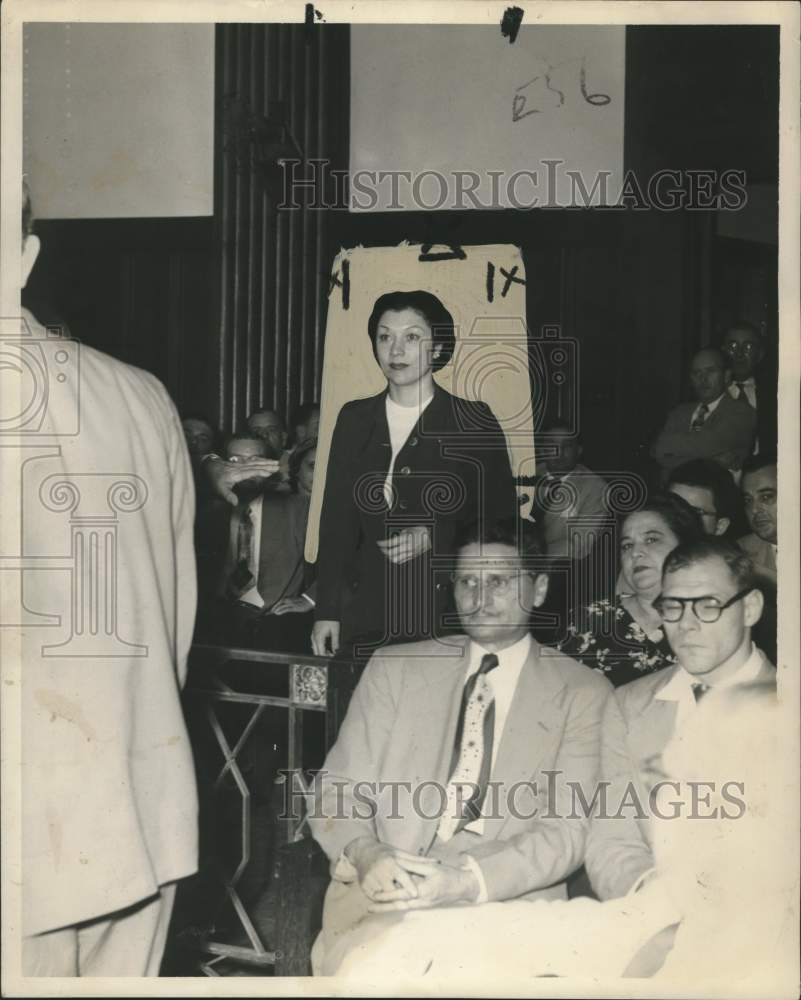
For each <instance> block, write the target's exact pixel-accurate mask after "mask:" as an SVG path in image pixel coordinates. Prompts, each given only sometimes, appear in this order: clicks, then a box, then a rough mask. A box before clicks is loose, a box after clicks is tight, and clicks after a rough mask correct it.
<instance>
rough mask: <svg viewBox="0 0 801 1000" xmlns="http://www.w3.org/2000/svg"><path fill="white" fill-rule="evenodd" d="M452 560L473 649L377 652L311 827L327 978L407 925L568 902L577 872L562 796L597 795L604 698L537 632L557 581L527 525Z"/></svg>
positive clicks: (317, 964)
mask: <svg viewBox="0 0 801 1000" xmlns="http://www.w3.org/2000/svg"><path fill="white" fill-rule="evenodd" d="M456 551H457V564H456V571H455V573H454V574H453V578H452V579H453V585H454V599H455V603H456V609H457V611H458V613H459V616H460V618H461V622H462V624H463V626H464V629H465V632H466V633H467V635H465V636H459V637H453V638H449V639H448V640H443V641H439V642H438V641H435V640H431V641H425V642H419V643H410V644H405V645H398V646H391V647H386V648H384V649H383V650H380V651H378V652H377V653H376V654H375V655H374V656H373V658H372V659H371V661H370V662H369V664H368V665H367V668H366V670H365V672H364V675H363V676H362V678H361V680H360V682H359V685H358V687H357V689H356V692H355V694H354V696H353V700H352V702H351V704H350V707H349V709H348V713H347V716H346V718H345V721H344V723H343V725H342V729H341V730H340V733H339V738H338V739H337V742H336V744H335V745H334V747H333V748H332V750H331V752H330V753H329V755H328V758H327V760H326V762H325V765H324V770H323V771H322V772H321V775H320V776H319V777H318V782H317V786H316V800H315V810H314V813H313V815H312V816H311V817H310V824H311V828H312V832H313V834H314V836H315V838H316V839H317V840H318V842H319V843H320V844H321V845H322V847H323V849H324V850H325V852H326V854H327V855H328V857H329V858H330V859H331V862H332V882H331V884H330V886H329V889H328V893H327V896H326V903H325V910H324V915H323V930H322V932H321V934H320V936H319V937H318V939H317V942H316V943H315V948H314V951H313V955H312V963H313V968H314V971H315V973H316V974H318V975H319V974H322V975H328V974H333V973H335V972H336V971H337V969H338V968H339V967H340V966H341V963H342V961H343V959H344V958H346V957H352V956H353V954H354V951H355V950H356V951H358V949H361V948H365V947H366V948H368V949H369V947H370V944H369V942H370V940H371V939H372V938H374V937H375V935H376V934H382V935H383V934H384V933H386V932H387V931H391V929H392V927H393V926H396V925H397V924H398V923H399V922H401V921H403V919H404V918H405V917H407V916H409V913H408V912H407V911H412V910H415V909H420V908H430V907H444V906H448V905H450V904H454V903H468V904H469V903H480V902H484V901H499V900H506V899H512V898H530V897H531V896H536V895H541V896H544V897H545V898H560V897H561V898H564V897H565V896H566V891H565V885H564V880H565V878H566V877H567V876H568V875H569V874H570V873H571V872H572V871H574V870H575V869H576V868H577V867H578V866H579V865H580V864H581V862H582V861H583V858H584V843H585V835H586V827H587V819H586V816H585V815H584V814H583V813H582V812H581V810H575V809H574V808H573V805H574V802H573V801H572V798H571V795H572V791H571V789H569V788H568V786H567V782H568V781H572V782H575V783H580V784H581V786H582V789H583V794H584V795H585V801H588V800H589V799H590V798H591V797H592V792H593V789H594V783H595V780H596V776H597V767H598V751H599V739H600V720H601V715H602V712H603V708H604V704H605V703H606V701H607V700H608V699H609V698H610V697H611V687H610V685H609V683H608V682H607V681H606V680H605V679H604V678H603V677H601V676H600V675H599V674H596V673H594V672H593V671H590V670H587V669H586V668H585V667H583V666H581V665H579V664H577V663H575V662H574V661H573V660H571V659H569V658H568V657H566V656H564V655H562V654H560V653H558V652H556V651H555V650H552V649H547V648H542V647H540V646H539V645H538V644H537V643H536V641H535V640H534V639H533V638H532V636H531V634H530V631H529V619H530V615H531V611H532V609H533V608H534V607H537V606H539V605H540V604H541V603H542V601H543V600H544V598H545V594H546V590H547V583H548V581H547V577H546V576H545V575H544V574H542V573H540V572H538V571H537V569H536V566H535V564H534V563H533V562H532V560H533V559H536V558H537V557H538V556H539V555H541V551H542V549H541V543H540V542H539V538H538V536H537V534H536V531H535V529H534V528H533V526H532V525H530V524H528V523H526V522H522V521H520V520H518V519H515V518H512V519H509V520H507V521H502V522H499V523H498V524H496V525H493V526H491V527H490V528H487V529H481V528H479V527H477V526H471V527H470V528H468V529H466V530H465V532H464V533H463V535H462V537H461V538H460V539H459V544H458V546H457V549H456ZM446 642H447V645H446ZM420 944H421V947H424V948H429V947H430V948H434V947H436V943H435V942H433V941H431V940H430V939H428V940H426V941H421V942H420ZM451 946H452V942H446V943H445V947H451Z"/></svg>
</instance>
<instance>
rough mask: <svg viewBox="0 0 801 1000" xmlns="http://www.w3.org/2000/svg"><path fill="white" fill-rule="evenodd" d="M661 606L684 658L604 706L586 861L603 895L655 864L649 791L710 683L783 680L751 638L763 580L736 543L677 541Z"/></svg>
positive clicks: (638, 880) (618, 891)
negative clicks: (596, 800)
mask: <svg viewBox="0 0 801 1000" xmlns="http://www.w3.org/2000/svg"><path fill="white" fill-rule="evenodd" d="M654 607H655V608H656V609H657V610H658V612H659V615H660V617H661V618H662V622H663V626H664V629H665V633H666V635H667V638H668V641H669V642H670V645H671V647H672V649H673V652H674V653H675V655H676V658H677V660H678V663H677V664H676V665H675V666H673V667H666V668H665V669H664V670H660V671H658V672H657V673H655V674H649V675H648V676H647V677H642V678H639V679H638V680H636V681H632V682H631V683H630V684H625V685H624V686H623V687H621V688H618V689H617V691H616V692H615V700H614V701H612V702H610V703H608V704H607V709H606V712H605V715H604V720H603V727H602V741H601V778H602V779H604V780H605V781H608V782H610V785H609V787H608V794H607V801H606V808H605V810H604V815H602V816H601V815H597V814H596V815H595V816H593V819H592V823H591V827H590V834H589V838H588V841H587V858H586V862H585V865H586V868H587V872H588V874H589V877H590V881H591V883H592V886H593V888H594V889H595V891H596V892H597V893H598V895H599V897H600V898H601V899H613V898H615V897H617V896H624V895H626V893H628V892H630V891H632V889H634V890H635V891H636V888H637V887H638V885H641V884H643V882H644V881H645V880H646V879H647V878H648V877H649V875H650V874H651V872H652V871H653V869H654V856H653V847H652V836H653V830H652V824H651V820H650V816H649V815H648V806H649V791H650V788H651V787H652V786H653V785H654V783H655V778H660V777H662V775H661V766H660V758H661V754H662V752H663V751H664V749H665V747H666V746H667V745H668V743H669V742H670V740H671V739H672V737H674V736H676V735H678V734H680V731H681V728H682V727H683V726H684V724H685V723H686V722H687V720H688V719H689V718H690V717H691V716H692V715H693V713H694V712H695V710H696V707H697V704H698V702H699V701H700V700H701V699H702V698H703V697H705V695H706V694H707V693H708V692H709V691H710V690H711V689H713V688H714V689H718V688H722V687H732V686H735V685H737V686H739V685H750V684H757V685H760V684H768V685H775V683H776V669H775V667H774V666H773V664H771V663H770V661H769V660H768V659H767V658H766V656H765V655H764V653H763V652H762V651H761V650H760V649H758V648H757V647H756V646H755V645H754V643H753V642H752V639H751V630H752V628H753V627H754V626H755V625H756V624H757V622H758V621H759V619H760V616H761V614H762V607H763V596H762V593H761V591H760V589H759V587H758V578H757V577H756V575H755V573H754V567H753V564H752V562H751V560H750V559H749V558H748V556H746V555H745V554H744V553H743V552H742V551H741V550H740V549H739V548H738V547H737V546H736V545H735V544H734V543H733V542H729V541H726V540H724V539H722V538H717V537H714V536H705V537H704V538H703V539H701V540H699V541H695V542H688V543H685V544H683V545H679V546H677V547H676V548H675V549H674V550H673V551H672V552H671V553H670V554H669V555H668V557H667V559H666V560H665V564H664V567H663V570H662V593H661V595H660V596H659V597H658V598H657V600H656V601H655V602H654ZM674 777H676V776H675V775H674ZM627 792H628V795H629V797H630V798H629V803H630V804H629V806H627V807H622V806H621V803H623V802H624V801H626V798H625V796H626V794H627ZM635 792H636V797H634V793H635ZM702 795H703V792H702ZM635 801H636V803H638V804H639V806H640V807H641V808H639V809H638V808H635V807H634V806H633V805H632V803H633V802H635ZM619 807H620V808H619Z"/></svg>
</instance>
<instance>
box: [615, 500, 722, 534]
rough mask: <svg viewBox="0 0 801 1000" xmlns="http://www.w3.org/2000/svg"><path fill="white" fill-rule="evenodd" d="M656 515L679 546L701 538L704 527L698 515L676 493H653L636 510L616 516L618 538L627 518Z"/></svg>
mask: <svg viewBox="0 0 801 1000" xmlns="http://www.w3.org/2000/svg"><path fill="white" fill-rule="evenodd" d="M643 512H647V513H649V514H657V515H658V516H659V517H661V518H662V520H663V521H664V522H665V524H666V525H667V526H668V527H669V528H670V530H671V531H672V532H673V534H674V535H675V536H676V538H677V539H678V541H679V544H680V545H684V544H686V543H688V542H694V541H696V540H698V539H700V538H702V537H703V534H704V525H703V522H702V521H701V516H700V514H698V513H696V511H695V510H694V509H693V508H692V507H691V506H690V505H689V504H688V503H687V501H686V500H685V499H684V497H680V496H678V495H677V494H676V493H655V494H653V495H652V496H649V497H648V499H647V500H646V502H645V503H644V504H643V505H642V507H640V508H639V509H638V510H630V511H627V512H626V513H625V514H620V515H618V519H617V526H618V538H620V537H621V536H622V534H623V528H624V526H625V524H626V521H627V520H628V518H630V517H631V516H632V515H633V514H642V513H643Z"/></svg>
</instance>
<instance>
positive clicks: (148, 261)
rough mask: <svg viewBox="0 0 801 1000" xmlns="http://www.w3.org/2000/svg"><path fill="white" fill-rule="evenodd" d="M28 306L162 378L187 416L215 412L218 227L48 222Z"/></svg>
mask: <svg viewBox="0 0 801 1000" xmlns="http://www.w3.org/2000/svg"><path fill="white" fill-rule="evenodd" d="M36 231H37V233H38V235H39V237H40V239H41V241H42V251H41V254H40V257H39V260H38V261H37V264H36V267H35V268H34V270H33V272H32V274H31V277H30V279H29V281H28V286H27V288H26V289H25V292H24V295H23V302H24V303H26V304H29V305H30V306H31V308H32V311H33V312H34V313H35V314H36V315H37V316H38V317H39V318H40V320H41V321H42V322H58V321H59V320H60V321H62V322H64V323H65V324H66V325H67V327H68V328H69V330H70V333H71V334H72V335H73V336H74V337H76V338H77V339H78V340H80V341H82V342H83V343H86V344H90V345H91V346H92V347H97V348H99V349H100V350H102V351H106V352H107V353H108V354H111V355H113V356H114V357H117V358H120V360H122V361H127V362H129V363H130V364H134V365H138V366H139V367H140V368H145V369H147V370H148V371H151V372H153V373H154V374H155V375H157V376H158V377H159V378H160V379H161V381H162V382H164V384H165V385H166V386H167V389H168V390H169V392H170V395H171V396H172V397H173V399H174V400H175V402H176V404H177V405H178V407H179V409H183V410H196V409H205V408H206V407H207V404H208V400H209V399H210V398H211V394H212V391H213V385H214V382H213V380H212V379H211V378H210V372H211V358H212V354H213V336H214V331H215V322H214V314H213V294H212V281H213V274H214V270H213V268H214V252H213V244H212V239H213V221H212V219H210V218H209V219H102V220H101V219H88V220H84V219H64V220H48V221H40V222H37V224H36Z"/></svg>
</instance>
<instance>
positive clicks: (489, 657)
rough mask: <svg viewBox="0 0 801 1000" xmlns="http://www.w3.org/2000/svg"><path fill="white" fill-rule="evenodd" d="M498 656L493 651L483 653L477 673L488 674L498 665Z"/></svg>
mask: <svg viewBox="0 0 801 1000" xmlns="http://www.w3.org/2000/svg"><path fill="white" fill-rule="evenodd" d="M498 662H499V661H498V657H497V656H496V655H495V654H494V653H485V654H484V655H483V656H482V657H481V666H480V667H479V668H478V673H479V674H488V673H489V672H490V670H494V669H495V668H496V667H497V666H498Z"/></svg>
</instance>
